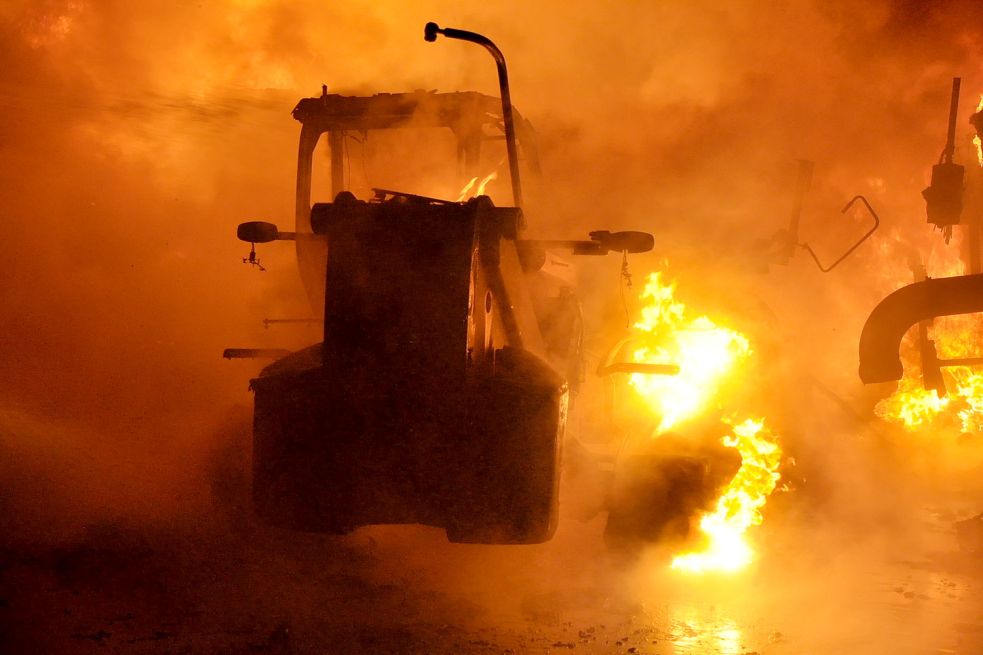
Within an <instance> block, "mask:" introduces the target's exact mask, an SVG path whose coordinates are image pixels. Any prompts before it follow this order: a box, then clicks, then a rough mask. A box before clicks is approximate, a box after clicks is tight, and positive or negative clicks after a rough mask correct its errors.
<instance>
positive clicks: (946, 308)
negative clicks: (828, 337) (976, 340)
mask: <svg viewBox="0 0 983 655" xmlns="http://www.w3.org/2000/svg"><path fill="white" fill-rule="evenodd" d="M959 87H960V79H959V78H954V79H953V81H952V95H951V100H950V106H949V122H948V131H947V138H946V145H945V149H944V150H943V153H942V158H941V161H940V162H939V163H938V164H936V165H934V166H933V167H932V183H931V186H929V187H928V188H927V189H925V190H924V191H923V192H922V195H923V196H924V198H925V201H926V210H927V212H926V213H927V216H928V222H929V223H932V224H934V225H935V226H937V227H939V228H941V229H942V231H943V236H944V238H945V241H946V242H947V243H948V241H949V239H950V237H951V234H952V228H953V226H955V225H960V224H962V225H964V226H965V227H966V228H967V234H968V255H969V256H968V268H969V271H970V273H971V274H969V275H957V276H953V277H947V278H939V279H930V278H928V277H927V276H926V275H925V271H924V267H923V266H921V264H920V263H918V262H915V263H914V264H913V266H912V270H913V271H915V274H916V279H917V280H918V281H916V282H915V283H914V284H910V285H908V286H906V287H903V288H901V289H899V290H897V291H895V292H894V293H892V294H890V295H889V296H887V297H886V298H885V299H884V300H882V301H881V302H880V303H879V304H878V305H877V307H876V308H875V309H874V311H873V312H872V313H871V314H870V316H869V317H868V319H867V321H866V323H865V324H864V328H863V331H862V333H861V336H860V378H861V380H862V381H863V382H864V383H866V384H870V383H875V382H889V381H894V380H900V379H901V378H902V375H903V373H904V369H903V366H902V363H901V359H900V357H899V348H900V345H901V340H902V338H903V337H904V335H905V333H906V332H907V331H908V329H909V328H911V327H913V326H914V325H915V324H916V323H917V324H918V325H919V335H918V345H919V353H920V357H921V373H922V382H923V385H924V387H925V389H926V390H934V391H935V392H936V394H937V396H936V400H938V399H939V398H943V397H945V395H946V387H945V382H944V379H943V375H942V368H944V367H956V366H959V367H975V366H983V357H956V358H948V359H940V358H939V356H938V354H937V352H936V349H935V343H934V342H933V341H931V340H930V339H929V338H928V331H927V328H928V324H929V322H930V321H931V320H932V319H934V318H936V317H940V316H953V315H960V314H973V313H977V312H983V269H981V263H980V245H981V244H980V224H979V220H978V219H976V218H974V217H969V218H968V219H966V218H961V215H962V210H963V199H962V197H963V178H964V173H965V169H964V168H963V167H962V166H960V165H958V164H955V163H954V162H953V153H954V151H955V130H956V116H957V110H958V105H959ZM981 108H983V103H981V107H980V108H978V110H977V113H976V114H974V115H973V116H972V117H971V118H970V122H971V123H972V124H973V126H974V127H975V128H976V130H977V137H976V139H975V141H976V142H977V143H978V142H979V132H980V131H981V129H983V112H981V111H980V109H981ZM980 160H981V162H980V163H981V165H983V155H980Z"/></svg>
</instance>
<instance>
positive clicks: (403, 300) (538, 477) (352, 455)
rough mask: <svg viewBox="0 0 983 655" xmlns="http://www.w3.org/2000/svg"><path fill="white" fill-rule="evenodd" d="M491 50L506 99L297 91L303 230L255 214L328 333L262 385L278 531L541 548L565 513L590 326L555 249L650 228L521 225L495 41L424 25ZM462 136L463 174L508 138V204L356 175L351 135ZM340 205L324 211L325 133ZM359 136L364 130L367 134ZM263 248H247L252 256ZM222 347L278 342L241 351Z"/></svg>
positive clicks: (262, 468) (526, 148) (257, 420)
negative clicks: (563, 477) (401, 532)
mask: <svg viewBox="0 0 983 655" xmlns="http://www.w3.org/2000/svg"><path fill="white" fill-rule="evenodd" d="M438 34H443V35H445V36H446V37H448V38H454V39H461V40H465V41H470V42H473V43H478V44H480V45H482V46H484V47H485V48H486V49H488V50H489V51H490V52H491V53H492V55H493V56H494V58H495V60H496V63H497V66H498V73H499V82H500V87H501V100H500V101H499V100H498V99H496V98H492V97H489V96H485V95H481V94H478V93H443V94H441V93H425V92H416V93H406V94H380V95H375V96H371V97H345V96H340V95H333V94H328V93H327V90H326V89H324V90H322V94H321V96H320V97H314V98H308V99H304V100H301V101H300V103H299V104H298V105H297V106H296V108H295V109H294V112H293V115H294V118H296V119H297V120H298V121H299V122H300V123H301V125H302V129H301V135H300V148H299V158H298V175H297V187H296V228H295V230H294V231H292V232H285V231H280V230H279V229H278V228H277V227H276V226H275V225H272V224H270V223H264V222H250V223H243V224H241V225H240V226H239V229H238V236H239V238H240V239H242V240H243V241H246V242H249V243H251V244H257V243H266V242H270V241H274V240H293V241H295V243H296V248H297V256H298V260H299V264H300V272H301V277H302V280H303V282H304V285H305V287H306V289H307V291H308V294H309V296H310V298H311V300H312V304H313V305H314V306H315V307H318V308H320V309H321V311H322V312H323V322H324V323H323V324H324V329H323V341H322V342H320V343H317V344H314V345H311V346H309V347H307V348H304V349H302V350H299V351H297V352H293V353H289V354H286V355H285V356H282V357H280V358H279V359H277V360H276V361H274V362H273V363H272V364H270V365H268V366H267V367H266V368H264V369H263V370H262V372H261V373H260V375H259V377H257V378H256V379H254V380H252V382H251V388H252V390H253V391H254V392H255V413H254V439H253V502H254V506H255V509H256V511H257V513H258V514H259V516H260V517H261V518H262V519H263V520H265V521H267V522H268V523H270V524H273V525H276V526H280V527H285V528H290V529H297V530H308V531H319V532H326V533H334V534H344V533H348V532H350V531H352V530H354V529H356V528H358V527H359V526H363V525H369V524H381V523H391V524H395V523H421V524H426V525H432V526H437V527H442V528H444V529H445V530H446V532H447V536H448V538H449V539H450V540H451V541H455V542H470V543H500V544H506V543H538V542H542V541H545V540H548V539H549V538H550V537H551V536H552V534H553V532H554V530H555V529H556V525H557V512H558V492H559V478H560V456H561V444H562V442H563V435H564V427H565V423H566V416H567V409H568V403H569V397H570V394H571V392H572V391H573V390H575V387H576V385H577V382H578V371H579V363H580V357H581V352H580V344H581V330H582V328H581V320H580V314H579V305H578V301H577V297H576V295H575V292H574V289H573V288H572V286H571V284H570V282H569V275H568V271H569V265H567V264H566V263H565V262H562V261H561V260H559V259H558V258H557V257H556V256H555V255H553V254H552V251H553V250H566V251H569V252H571V253H572V254H574V255H603V254H606V253H608V252H618V253H633V252H643V251H647V250H650V249H651V248H652V246H653V239H652V237H651V236H650V235H649V234H646V233H640V232H614V233H612V232H607V231H597V232H592V233H591V234H590V239H586V240H568V241H542V240H531V239H527V238H524V235H525V230H526V224H525V218H524V215H523V212H522V189H521V184H520V176H519V165H520V161H519V152H520V148H521V152H522V154H523V156H524V158H525V160H526V162H527V163H528V164H530V165H531V167H532V168H535V167H536V164H537V154H536V148H535V142H534V141H533V139H532V132H531V128H530V127H529V125H528V123H527V122H526V121H525V120H524V119H522V117H521V116H519V115H518V113H517V112H514V111H513V109H512V106H511V101H510V98H509V89H508V79H507V72H506V67H505V60H504V58H503V56H502V54H501V52H500V51H499V50H498V48H497V47H496V46H495V45H494V44H493V43H492V42H491V41H490V40H488V39H487V38H485V37H483V36H481V35H478V34H475V33H472V32H465V31H462V30H454V29H441V28H439V27H438V26H437V25H435V24H433V23H430V24H428V25H427V27H426V32H425V36H426V39H427V40H428V41H433V40H435V39H436V37H437V35H438ZM400 127H416V128H444V129H449V130H450V131H451V132H452V133H453V136H454V137H455V139H456V142H457V144H456V145H457V151H458V156H459V161H460V163H461V164H462V167H463V169H464V172H465V174H466V176H467V177H472V178H473V177H475V176H476V175H477V167H478V164H479V162H480V159H481V150H482V144H483V143H484V142H485V141H488V140H492V139H496V138H501V137H500V136H498V134H503V135H504V140H505V145H506V149H507V158H508V167H509V174H510V178H511V179H510V181H511V187H512V197H513V201H514V202H513V205H514V206H511V207H496V206H494V205H493V203H492V202H491V200H490V199H489V198H488V197H487V196H484V195H479V196H478V197H475V198H471V199H468V200H461V201H451V200H445V199H440V198H434V197H427V196H422V195H417V194H413V193H406V192H402V191H394V190H390V189H382V188H375V189H373V191H374V195H373V197H372V198H369V199H367V200H363V199H358V198H356V197H355V195H354V194H353V193H351V192H350V191H348V190H347V189H346V188H345V184H344V166H345V161H344V155H343V150H344V148H343V145H344V141H345V139H346V135H348V134H352V133H355V134H357V133H367V132H368V131H370V130H371V131H378V130H390V129H393V128H400ZM322 137H325V138H326V140H327V143H328V146H329V148H330V158H331V187H332V194H333V195H334V200H333V202H326V203H314V204H313V205H312V204H311V193H312V165H313V159H314V151H315V147H316V145H317V144H318V142H319V141H320V140H321V139H322ZM363 138H364V137H363ZM254 252H255V251H253V254H251V255H250V260H251V261H255V259H254ZM226 354H227V356H255V355H264V354H274V353H263V352H258V351H250V350H246V351H242V350H230V351H227V353H226Z"/></svg>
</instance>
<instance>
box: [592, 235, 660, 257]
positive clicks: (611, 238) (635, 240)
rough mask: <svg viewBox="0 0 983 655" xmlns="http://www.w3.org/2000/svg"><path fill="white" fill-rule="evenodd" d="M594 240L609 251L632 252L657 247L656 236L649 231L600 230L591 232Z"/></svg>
mask: <svg viewBox="0 0 983 655" xmlns="http://www.w3.org/2000/svg"><path fill="white" fill-rule="evenodd" d="M590 238H591V240H592V241H596V242H597V244H598V245H599V246H600V247H601V248H604V249H605V250H608V251H614V252H627V253H630V254H634V253H639V252H648V251H649V250H651V249H652V248H654V247H655V238H654V237H653V236H652V235H651V234H649V233H648V232H631V231H629V232H608V231H607V230H598V231H596V232H591V233H590Z"/></svg>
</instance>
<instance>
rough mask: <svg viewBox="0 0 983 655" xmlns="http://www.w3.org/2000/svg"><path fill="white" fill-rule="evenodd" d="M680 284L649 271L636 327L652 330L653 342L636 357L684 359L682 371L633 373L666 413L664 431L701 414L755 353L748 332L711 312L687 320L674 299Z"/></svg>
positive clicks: (658, 361) (656, 360)
mask: <svg viewBox="0 0 983 655" xmlns="http://www.w3.org/2000/svg"><path fill="white" fill-rule="evenodd" d="M675 289H676V285H675V283H674V282H670V283H668V284H665V283H663V282H662V279H661V274H660V273H653V274H652V275H650V276H649V278H648V280H647V282H646V284H645V290H644V291H643V292H642V298H643V299H645V300H647V301H648V303H647V304H646V305H645V306H644V307H643V308H642V318H641V320H640V321H638V322H637V323H636V324H635V328H637V329H639V330H641V331H642V332H643V333H645V334H646V335H648V336H650V337H651V339H650V340H649V342H650V344H651V345H647V346H645V347H643V348H640V349H639V350H637V351H636V352H635V353H634V361H636V362H639V363H648V364H678V365H679V367H680V370H679V375H643V374H640V373H633V374H632V376H631V378H630V383H631V385H632V386H633V387H634V388H635V390H636V391H637V392H638V393H640V394H641V395H642V397H643V398H644V399H645V401H646V403H647V404H648V405H649V406H650V407H652V408H653V409H654V410H655V411H656V412H657V413H658V414H659V417H660V423H659V428H658V432H659V433H662V432H665V431H666V430H668V429H670V428H672V427H673V426H674V425H677V424H678V423H680V422H681V421H684V420H686V419H689V418H692V417H694V416H697V415H698V414H700V413H701V412H702V411H703V410H704V409H705V408H706V407H707V405H708V404H709V402H710V401H711V400H712V399H713V398H714V397H715V396H716V394H717V393H718V391H719V390H720V386H721V384H722V383H723V382H724V380H725V378H726V376H727V375H728V374H729V373H731V372H732V370H733V369H734V367H735V365H736V364H737V363H739V362H740V361H742V360H744V359H746V358H747V357H748V355H750V354H751V347H750V344H749V343H748V340H747V338H746V337H745V336H744V335H742V334H740V333H738V332H735V331H734V330H731V329H728V328H724V327H720V326H718V325H716V324H715V323H714V322H713V321H711V320H710V319H709V318H707V317H706V316H701V317H699V318H697V319H694V320H691V321H687V320H686V318H685V306H684V305H683V304H682V303H680V302H678V301H676V300H674V299H673V295H674V293H675Z"/></svg>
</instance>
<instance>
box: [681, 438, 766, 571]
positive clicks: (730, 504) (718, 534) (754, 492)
mask: <svg viewBox="0 0 983 655" xmlns="http://www.w3.org/2000/svg"><path fill="white" fill-rule="evenodd" d="M732 432H733V434H732V435H728V436H726V437H724V438H723V443H724V445H725V446H728V447H730V448H736V449H737V452H739V453H740V454H741V468H740V469H738V471H737V474H736V475H735V476H734V479H732V480H731V481H730V484H728V485H727V488H726V489H725V490H724V492H723V494H721V496H720V498H719V499H717V507H716V509H715V510H714V511H713V512H712V513H710V514H705V515H704V516H703V518H702V519H700V530H702V531H703V534H704V535H705V537H706V539H707V546H706V548H705V549H704V550H703V551H702V552H696V553H685V554H683V555H679V556H677V557H675V558H673V560H672V568H674V569H680V570H683V571H688V572H690V573H704V572H707V571H723V572H734V571H738V570H740V569H742V568H743V567H745V566H747V565H748V564H749V563H750V562H751V558H752V556H753V553H752V551H751V546H750V545H748V543H747V541H745V539H744V533H745V532H746V531H747V529H748V528H749V527H751V526H752V525H760V524H761V521H762V516H761V508H762V507H764V504H765V503H766V502H767V500H768V496H770V495H771V492H772V491H774V490H775V484H776V483H777V482H778V479H779V478H780V477H781V476H780V475H779V473H778V466H779V465H780V464H781V459H782V449H781V448H780V447H779V446H778V442H777V441H776V439H775V436H774V435H773V434H772V433H771V432H770V431H769V430H768V429H767V428H765V427H764V419H758V420H752V419H748V420H746V421H744V422H743V423H739V424H737V425H734V426H733V427H732Z"/></svg>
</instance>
